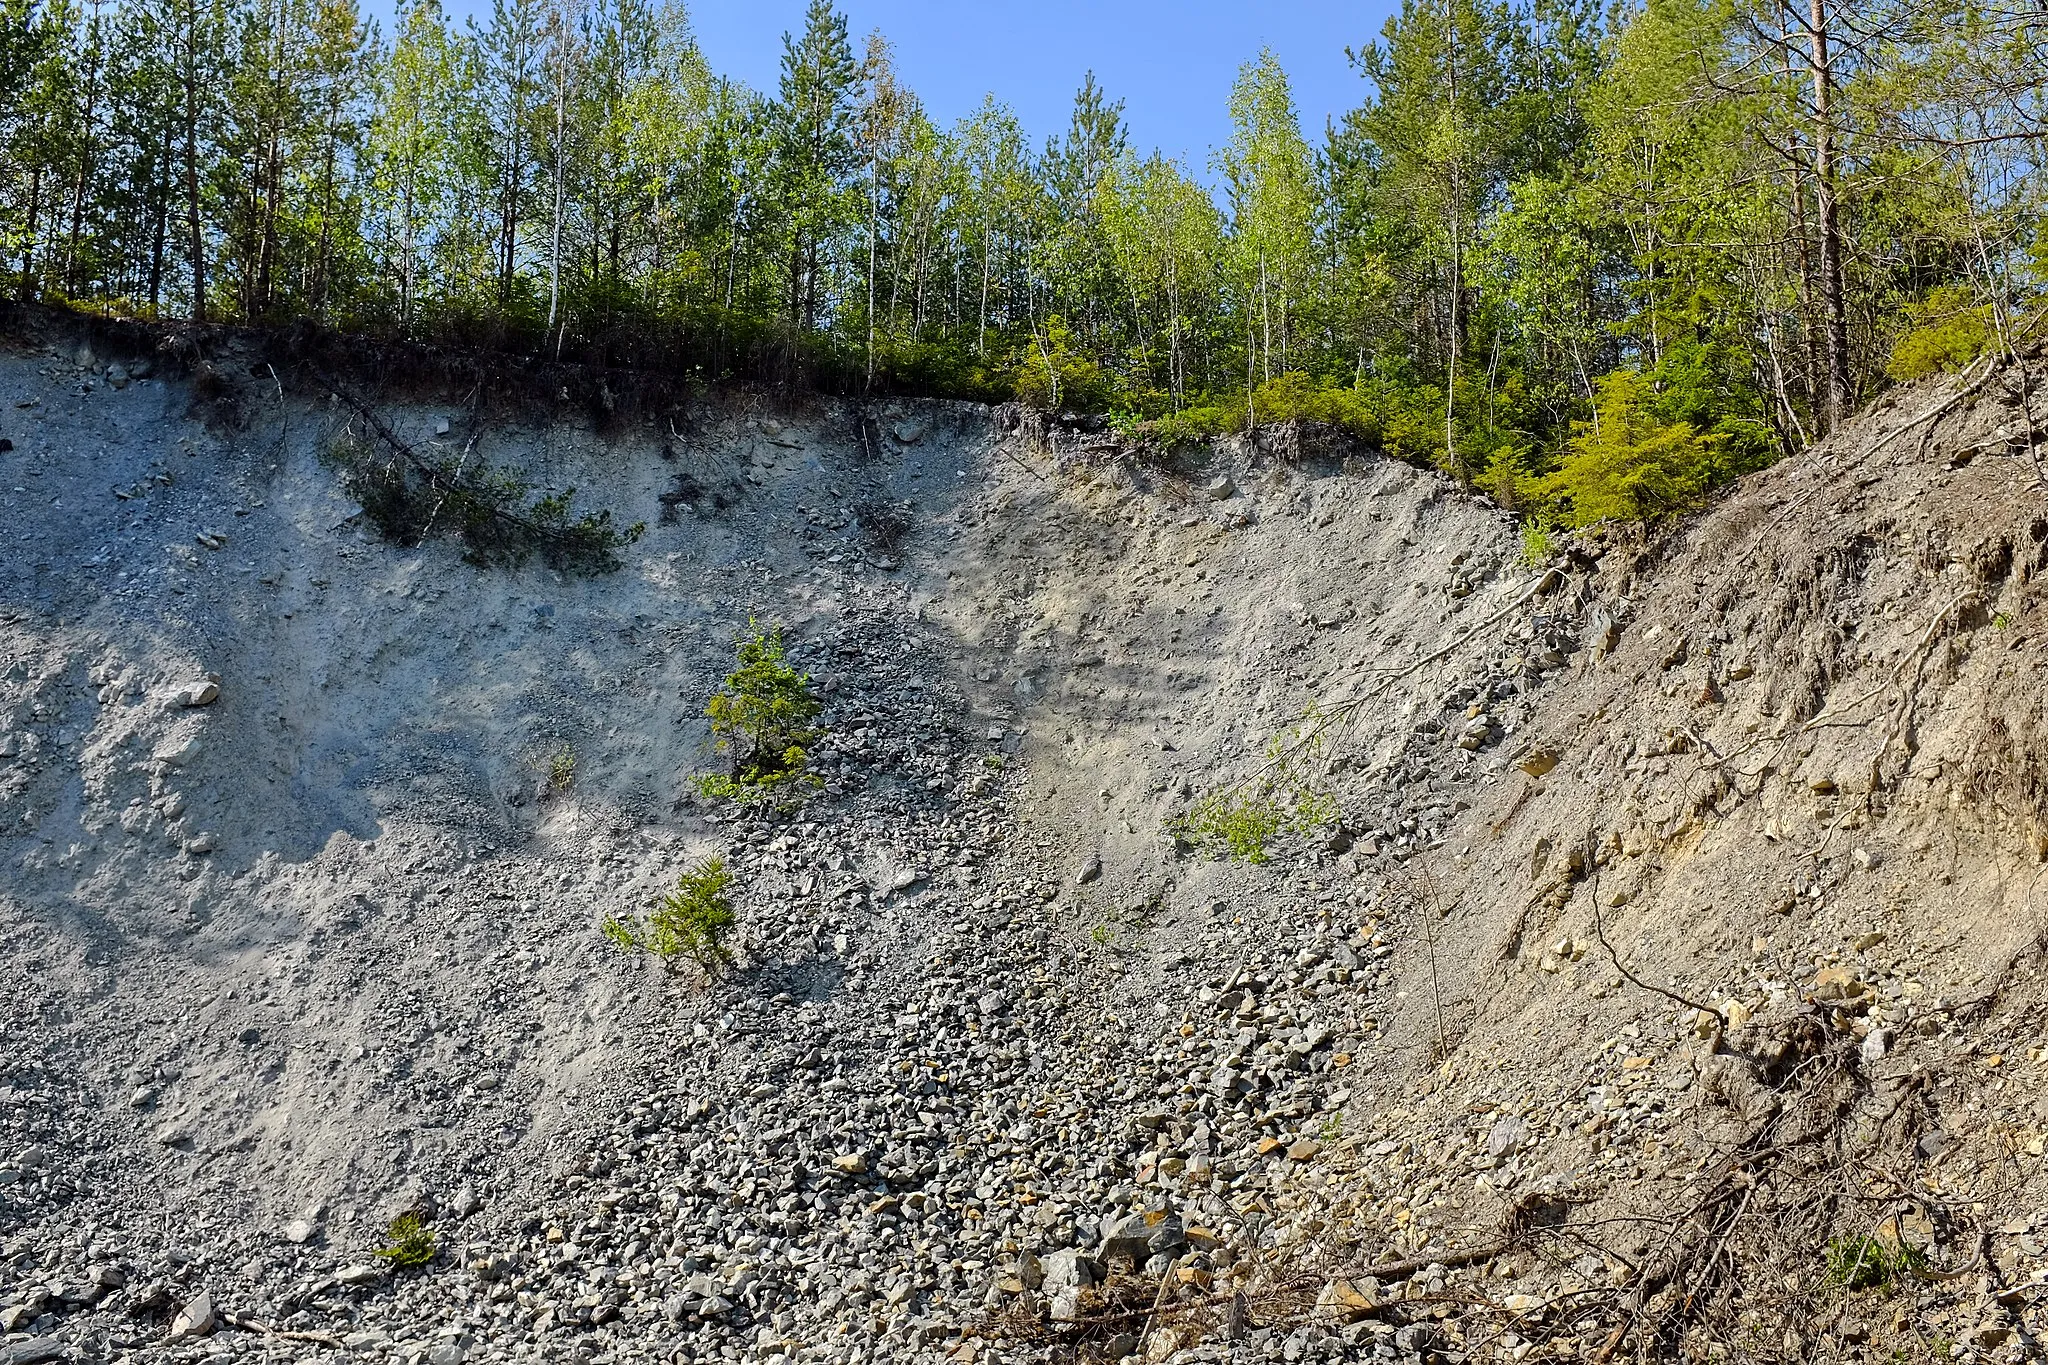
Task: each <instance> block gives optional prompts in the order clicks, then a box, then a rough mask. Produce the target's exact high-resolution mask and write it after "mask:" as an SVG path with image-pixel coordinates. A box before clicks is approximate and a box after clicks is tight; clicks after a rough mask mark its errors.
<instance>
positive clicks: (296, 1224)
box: [284, 1218, 320, 1246]
mask: <svg viewBox="0 0 2048 1365" xmlns="http://www.w3.org/2000/svg"><path fill="white" fill-rule="evenodd" d="M319 1235H320V1229H319V1227H318V1226H317V1225H316V1224H314V1223H312V1222H310V1221H308V1220H307V1219H304V1218H294V1219H292V1221H291V1222H289V1223H286V1224H285V1225H284V1239H285V1240H286V1241H287V1242H290V1243H291V1244H292V1245H293V1246H304V1245H305V1244H306V1243H308V1242H310V1241H312V1240H313V1239H314V1238H315V1237H317V1236H319Z"/></svg>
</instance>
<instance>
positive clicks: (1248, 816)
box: [1166, 707, 1337, 863]
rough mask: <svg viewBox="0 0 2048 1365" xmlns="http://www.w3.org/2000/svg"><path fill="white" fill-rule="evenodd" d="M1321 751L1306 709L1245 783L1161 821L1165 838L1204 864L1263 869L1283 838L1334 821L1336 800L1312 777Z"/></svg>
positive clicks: (1319, 727) (1318, 720) (1318, 724)
mask: <svg viewBox="0 0 2048 1365" xmlns="http://www.w3.org/2000/svg"><path fill="white" fill-rule="evenodd" d="M1322 751H1323V718H1322V716H1321V714H1320V713H1319V712H1318V711H1317V710H1316V709H1315V708H1313V707H1311V708H1310V709H1309V711H1308V713H1307V714H1306V715H1304V716H1303V718H1302V720H1301V721H1300V722H1299V723H1297V724H1296V725H1295V726H1294V728H1293V729H1291V730H1290V731H1288V732H1287V733H1286V734H1283V735H1277V736H1275V737H1274V738H1273V740H1272V741H1271V742H1270V743H1269V744H1268V745H1267V746H1266V761H1265V763H1264V765H1263V766H1262V767H1261V768H1260V769H1259V772H1258V774H1257V775H1256V776H1255V777H1253V778H1252V779H1251V780H1250V781H1247V782H1242V783H1239V784H1237V785H1235V786H1232V787H1226V788H1224V789H1223V790H1221V791H1215V792H1210V793H1209V794H1207V795H1205V796H1203V797H1202V798H1201V799H1200V800H1198V801H1196V802H1195V804H1194V805H1193V806H1192V807H1191V808H1190V809H1189V810H1187V811H1186V812H1185V813H1183V814H1181V815H1178V816H1175V817H1174V818H1172V819H1170V820H1168V821H1167V824H1166V827H1167V830H1168V832H1170V833H1171V834H1173V835H1174V836H1175V837H1176V838H1178V839H1181V840H1184V841H1186V843H1187V844H1188V845H1189V846H1190V847H1192V848H1193V849H1194V850H1195V851H1196V852H1198V853H1201V854H1202V855H1204V856H1206V857H1210V858H1221V859H1228V860H1231V861H1236V862H1245V863H1263V862H1265V861H1266V860H1267V859H1268V858H1269V857H1270V856H1271V848H1272V843H1273V841H1274V840H1275V839H1277V838H1279V837H1280V835H1282V834H1284V833H1295V834H1307V833H1310V832H1311V831H1313V830H1315V829H1317V828H1319V827H1321V826H1323V825H1327V824H1329V823H1330V822H1331V821H1333V820H1335V819H1336V818H1337V803H1336V798H1335V797H1333V796H1331V795H1330V793H1329V792H1328V791H1326V790H1324V789H1323V788H1322V787H1321V786H1320V784H1319V783H1318V781H1317V780H1316V779H1315V777H1314V773H1315V771H1316V769H1317V767H1318V766H1319V762H1320V759H1321V756H1322Z"/></svg>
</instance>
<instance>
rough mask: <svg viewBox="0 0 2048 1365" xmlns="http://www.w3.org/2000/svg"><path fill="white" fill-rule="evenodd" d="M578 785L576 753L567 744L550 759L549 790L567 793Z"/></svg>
mask: <svg viewBox="0 0 2048 1365" xmlns="http://www.w3.org/2000/svg"><path fill="white" fill-rule="evenodd" d="M574 785H576V751H575V750H574V749H572V748H570V747H569V746H568V745H567V744H564V745H562V746H561V747H560V748H558V749H556V750H555V752H554V754H553V755H552V756H550V757H549V759H548V790H550V791H556V792H565V791H567V790H569V788H571V787H573V786H574Z"/></svg>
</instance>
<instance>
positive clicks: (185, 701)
mask: <svg viewBox="0 0 2048 1365" xmlns="http://www.w3.org/2000/svg"><path fill="white" fill-rule="evenodd" d="M219 700H220V684H219V683H217V682H215V681H213V680H212V679H211V678H207V679H203V680H201V681H199V682H196V683H193V684H191V685H190V686H188V687H184V688H181V689H179V691H178V704H179V705H180V706H211V705H213V704H214V703H215V702H217V701H219Z"/></svg>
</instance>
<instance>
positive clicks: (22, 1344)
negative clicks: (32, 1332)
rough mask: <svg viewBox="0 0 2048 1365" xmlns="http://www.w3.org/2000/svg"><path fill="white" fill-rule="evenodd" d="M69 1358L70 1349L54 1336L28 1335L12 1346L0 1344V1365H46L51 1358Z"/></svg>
mask: <svg viewBox="0 0 2048 1365" xmlns="http://www.w3.org/2000/svg"><path fill="white" fill-rule="evenodd" d="M70 1358H71V1353H70V1349H69V1348H68V1347H66V1346H65V1345H64V1343H63V1342H61V1341H58V1340H57V1339H56V1338H55V1337H30V1338H29V1339H28V1340H27V1341H17V1342H15V1343H14V1344H13V1345H12V1346H0V1365H48V1363H49V1362H50V1361H53V1360H68V1359H70Z"/></svg>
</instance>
